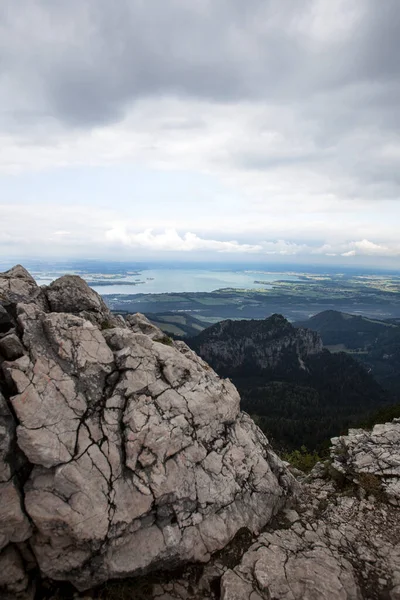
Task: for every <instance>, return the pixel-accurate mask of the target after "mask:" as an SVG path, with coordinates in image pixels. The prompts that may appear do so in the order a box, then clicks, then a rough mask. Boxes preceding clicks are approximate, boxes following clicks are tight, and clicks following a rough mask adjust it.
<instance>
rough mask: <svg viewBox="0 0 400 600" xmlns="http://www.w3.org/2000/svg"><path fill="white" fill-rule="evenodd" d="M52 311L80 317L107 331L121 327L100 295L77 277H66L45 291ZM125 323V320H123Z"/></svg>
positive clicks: (119, 321) (57, 280)
mask: <svg viewBox="0 0 400 600" xmlns="http://www.w3.org/2000/svg"><path fill="white" fill-rule="evenodd" d="M44 293H45V295H46V298H47V301H48V303H49V307H50V311H52V312H60V313H72V314H76V315H79V316H81V317H83V318H85V319H88V320H89V321H91V322H93V323H95V324H96V325H99V326H100V328H102V329H105V328H108V327H113V326H118V325H119V326H121V324H123V323H121V320H120V319H119V318H117V317H114V316H113V315H112V314H111V313H110V311H109V310H108V308H107V306H106V304H105V303H104V301H103V299H102V298H101V296H99V294H97V293H96V292H95V291H94V290H92V289H91V288H90V287H89V286H88V285H87V283H86V282H85V281H84V280H83V279H82V278H81V277H78V276H77V275H64V276H63V277H60V278H59V279H56V280H55V281H53V283H51V284H50V285H49V286H47V287H46V288H45V289H44ZM122 321H123V320H122Z"/></svg>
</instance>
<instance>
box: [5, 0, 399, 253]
mask: <svg viewBox="0 0 400 600" xmlns="http://www.w3.org/2000/svg"><path fill="white" fill-rule="evenodd" d="M399 25H400V7H399V4H398V2H397V0H385V2H377V1H376V0H354V1H353V2H351V3H350V2H346V1H344V0H337V1H336V2H329V1H328V0H286V1H285V2H282V1H281V0H250V1H249V2H246V3H244V2H242V0H219V1H218V2H215V1H212V0H193V1H191V2H186V1H185V0H154V2H142V1H141V0H129V1H128V0H120V1H119V2H116V3H110V2H109V1H108V0H107V1H106V0H85V2H82V1H81V0H70V1H69V2H61V1H50V0H20V1H19V2H15V1H13V0H3V2H2V3H1V5H0V56H1V57H2V58H1V64H0V143H1V146H0V148H1V150H0V217H1V220H2V223H3V224H4V225H3V232H2V238H1V240H0V244H1V249H2V251H3V252H11V248H13V249H16V250H18V249H19V250H18V251H20V252H26V248H27V247H30V248H31V252H32V251H33V252H36V253H42V254H43V253H45V254H46V253H47V252H48V247H49V244H50V245H51V243H54V240H56V244H57V245H58V246H59V247H60V249H61V248H62V249H63V251H64V252H68V248H69V249H70V252H75V251H76V249H77V248H78V249H79V252H80V253H83V254H86V255H89V254H91V253H92V254H93V253H95V254H96V253H98V252H99V248H100V247H102V245H103V247H104V248H109V247H111V246H112V247H113V248H114V249H115V248H117V246H118V244H119V246H120V248H121V249H122V248H132V249H133V248H136V249H141V250H142V251H143V252H144V251H145V250H148V251H151V252H157V251H159V252H163V251H164V250H168V249H170V248H173V250H174V251H176V252H184V253H188V252H189V253H190V252H191V253H193V254H201V253H203V252H216V253H224V254H226V255H230V254H232V255H239V254H244V255H248V254H254V255H258V254H265V255H270V256H273V255H274V253H276V254H277V255H279V254H280V253H283V254H284V253H287V255H291V254H293V255H304V256H307V255H309V256H310V259H311V258H312V256H316V255H318V254H322V255H326V256H332V255H336V256H340V257H342V258H343V259H346V258H349V259H351V257H354V256H356V257H357V256H360V255H363V256H366V257H371V260H372V259H373V260H375V261H376V262H379V260H383V259H384V258H385V257H386V258H390V257H396V256H398V245H397V237H398V236H397V225H396V224H398V223H399V222H400V207H399V197H400V141H399V137H398V131H399V129H400V110H399V106H400V103H399V100H400V76H399V75H400V73H399V69H400V65H399V61H398V58H397V57H398V55H399V52H400V48H399V46H400V41H399V36H398V28H399ZM122 166H123V167H124V169H127V170H128V171H129V169H131V172H130V173H128V174H127V172H126V171H125V172H124V174H123V177H122V176H121V167H122ZM149 173H150V175H149ZM30 174H36V175H30ZM30 177H32V178H33V179H30ZM150 178H152V179H153V180H154V181H155V182H156V183H152V184H151V185H150V184H149V183H148V179H150ZM83 180H84V181H85V183H84V184H82V181H83ZM99 182H102V183H104V185H103V184H100V183H99ZM44 205H47V206H51V211H52V215H51V220H52V224H51V226H50V224H48V225H47V224H46V223H47V222H48V216H47V215H45V216H44V218H43V219H41V220H40V219H36V218H35V215H37V214H39V211H41V210H43V206H44ZM18 206H19V207H21V208H20V210H19V216H18V217H17V216H16V215H15V210H14V209H15V208H16V207H18ZM93 206H97V207H98V212H99V214H100V215H103V216H104V220H103V219H102V217H101V216H96V215H95V214H94V212H93ZM71 207H74V208H73V209H71V211H70V212H68V211H69V210H70V208H71ZM40 214H41V215H42V216H43V213H40ZM83 214H86V215H87V220H86V222H83V221H82V216H81V215H83ZM28 215H31V218H33V219H35V223H36V227H37V228H38V229H37V232H36V230H35V231H32V229H31V227H29V224H28V221H27V219H28ZM65 215H68V218H67V222H66V223H65V222H64V221H65ZM116 221H118V222H122V223H123V224H127V225H126V226H125V225H124V227H122V229H121V228H120V227H119V226H117V227H116V228H115V227H110V226H109V224H110V222H116ZM25 222H26V223H25ZM6 224H8V228H7V229H5V230H4V227H6ZM85 226H86V231H85ZM24 229H26V230H27V235H28V237H26V235H24V234H23V233H22V232H23V231H24ZM36 233H37V235H36ZM49 240H50V241H49ZM232 240H233V241H232ZM280 240H281V241H280ZM282 240H283V241H282ZM60 251H61V250H60ZM393 264H394V263H393Z"/></svg>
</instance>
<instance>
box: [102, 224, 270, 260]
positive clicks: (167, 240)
mask: <svg viewBox="0 0 400 600" xmlns="http://www.w3.org/2000/svg"><path fill="white" fill-rule="evenodd" d="M106 239H107V241H109V242H112V243H119V244H122V245H124V246H130V247H132V248H137V247H139V248H145V249H147V250H151V251H175V252H194V251H203V250H205V251H213V252H228V253H258V252H260V251H261V250H262V246H261V245H258V244H239V243H238V242H237V241H235V240H232V241H226V242H225V241H219V240H211V239H202V238H200V237H199V236H198V235H196V234H195V233H191V232H187V233H185V234H183V235H182V236H181V235H179V233H178V232H177V231H176V229H166V230H165V231H164V232H162V233H153V230H152V229H146V230H145V231H143V232H141V233H128V232H127V230H126V229H125V228H124V227H121V226H115V227H113V228H112V229H109V230H108V231H107V232H106Z"/></svg>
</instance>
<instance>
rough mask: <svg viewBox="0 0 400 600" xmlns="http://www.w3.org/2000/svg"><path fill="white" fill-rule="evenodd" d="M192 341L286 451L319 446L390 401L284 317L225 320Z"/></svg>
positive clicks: (360, 371) (353, 364)
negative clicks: (258, 319) (235, 387)
mask: <svg viewBox="0 0 400 600" xmlns="http://www.w3.org/2000/svg"><path fill="white" fill-rule="evenodd" d="M189 343H190V345H191V347H192V348H193V349H194V350H196V352H197V353H198V354H199V355H200V356H201V357H202V358H204V359H205V360H206V361H207V362H208V363H209V364H210V365H211V366H212V367H213V368H214V369H215V370H216V371H217V372H218V373H219V374H220V375H221V376H227V377H230V378H231V379H232V380H233V382H234V383H235V385H236V386H237V388H238V390H239V392H240V395H241V402H242V408H243V410H245V411H247V412H249V413H250V414H252V415H256V416H257V417H256V420H257V422H258V424H259V425H260V426H261V427H262V429H263V430H264V431H265V432H266V433H267V434H268V435H269V436H270V437H271V438H272V439H273V441H274V442H275V444H277V445H278V446H280V447H283V448H295V447H298V446H300V445H302V444H304V445H306V446H307V447H308V448H309V449H311V448H315V447H318V446H321V445H322V444H323V443H324V442H325V440H327V439H328V438H329V437H331V436H333V435H337V434H339V433H340V432H341V431H343V430H344V429H346V428H347V427H349V426H352V425H356V424H358V423H359V422H360V420H362V419H365V418H367V416H368V415H369V414H370V413H371V412H372V411H374V410H376V409H378V408H380V407H382V406H385V405H387V404H389V403H390V402H391V398H390V396H389V394H388V393H386V392H385V391H384V390H383V389H382V387H381V386H380V385H379V384H378V383H377V382H376V381H375V380H374V378H373V377H372V375H371V374H369V373H368V372H367V370H366V369H365V368H364V367H363V366H362V365H360V363H359V362H357V361H356V360H354V359H353V358H352V357H351V356H350V355H348V354H346V353H344V352H339V353H331V352H329V351H328V350H325V349H323V346H322V341H321V338H320V337H319V335H318V334H316V333H315V332H311V331H310V330H307V329H299V328H296V327H294V326H293V325H291V324H290V323H289V322H288V321H287V320H286V319H285V318H284V317H282V316H281V315H272V316H271V317H269V318H268V319H265V320H263V321H257V320H251V321H223V322H221V323H217V324H216V325H213V326H212V327H209V328H207V329H205V330H204V331H203V332H201V333H200V334H199V335H198V336H196V337H195V338H192V339H190V340H189Z"/></svg>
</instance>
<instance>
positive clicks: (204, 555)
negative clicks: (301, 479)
mask: <svg viewBox="0 0 400 600" xmlns="http://www.w3.org/2000/svg"><path fill="white" fill-rule="evenodd" d="M13 271H14V272H15V270H11V271H10V272H8V274H5V275H6V277H3V275H0V282H1V281H2V278H3V280H7V282H8V283H7V285H8V288H7V289H8V292H7V293H9V291H10V290H11V289H12V290H14V291H15V290H19V294H20V297H21V301H19V302H18V303H17V304H16V305H15V318H16V319H17V322H18V331H19V332H22V333H21V340H19V341H20V347H19V350H18V352H17V353H16V354H15V355H14V356H10V355H9V356H8V357H7V356H6V357H5V358H7V360H4V361H3V363H2V364H1V368H2V372H3V375H4V378H5V383H4V385H3V384H2V385H3V393H4V396H5V398H6V400H4V398H0V400H1V402H0V408H1V411H0V428H1V427H2V428H3V429H2V430H1V429H0V431H4V442H1V443H0V472H1V473H2V478H3V479H2V481H3V483H1V484H0V485H1V486H3V487H1V488H0V505H1V507H2V509H1V511H0V513H1V514H0V542H1V544H0V547H3V548H4V550H3V552H5V554H4V555H0V563H1V560H4V561H5V563H7V564H8V563H9V562H10V556H11V555H12V553H15V552H17V549H16V548H17V546H16V544H18V548H19V547H20V545H21V544H22V543H23V542H24V541H25V540H29V545H30V548H31V549H32V550H33V553H34V556H35V560H36V562H37V565H38V567H39V570H40V572H41V574H42V575H43V576H45V577H47V578H49V579H53V580H67V581H70V582H72V583H73V584H74V585H75V586H76V587H77V588H78V589H81V590H84V589H87V588H89V587H92V586H94V585H96V584H98V583H101V582H103V581H106V580H107V579H111V578H119V577H125V576H132V575H136V574H140V573H143V572H147V571H149V570H152V569H160V568H161V569H168V568H171V567H175V566H178V565H181V564H183V563H185V562H188V561H207V560H208V559H209V557H210V555H211V554H212V553H213V552H215V551H216V550H219V549H221V548H223V547H224V546H225V545H226V544H227V543H228V542H229V541H230V540H231V539H232V537H233V536H234V535H235V534H236V532H237V531H238V530H239V529H241V528H242V527H246V528H248V529H250V530H251V531H253V532H258V531H259V530H260V529H261V528H262V527H263V526H264V525H265V524H266V523H267V522H268V521H269V520H270V519H271V517H272V516H273V515H274V514H275V513H276V512H277V511H278V510H279V509H280V508H281V507H282V506H283V505H284V504H285V501H286V499H287V498H288V496H290V495H291V494H293V493H294V492H295V491H296V490H297V485H296V483H295V481H294V479H293V477H292V476H291V475H290V474H289V473H288V472H287V470H286V468H285V467H284V465H283V463H282V462H281V461H280V460H279V459H278V458H277V457H276V455H275V454H274V453H273V452H272V450H271V447H270V446H269V444H268V441H267V440H266V438H265V437H264V435H263V434H262V433H261V431H260V430H259V429H258V428H257V427H256V426H255V424H254V423H253V421H252V420H251V419H250V418H249V417H247V416H246V415H245V414H242V413H240V411H239V396H238V393H237V391H236V389H235V387H234V386H233V385H232V384H231V383H230V382H229V381H227V380H222V379H220V378H219V377H218V376H217V375H216V374H215V373H214V371H212V369H211V368H210V367H209V366H208V365H207V364H206V363H205V362H204V361H203V360H202V359H200V358H199V357H198V356H197V355H196V354H195V353H194V352H193V351H191V350H190V349H189V348H188V347H187V346H186V345H185V344H184V343H183V342H180V343H172V342H171V341H170V340H168V339H166V338H165V336H164V334H163V333H162V332H160V331H159V330H157V328H154V327H153V326H152V325H151V324H150V323H148V322H147V321H146V319H145V318H144V317H143V316H141V315H135V316H133V317H131V318H130V319H129V320H128V322H127V323H126V322H125V321H124V320H123V319H121V318H116V317H114V316H112V315H111V314H110V312H109V311H108V309H107V307H106V306H105V305H104V303H103V301H102V300H101V298H100V297H99V296H98V295H97V294H95V292H93V290H91V289H90V288H89V287H88V286H87V285H86V284H85V283H84V282H83V281H82V280H80V279H79V278H76V277H72V276H69V277H63V278H61V279H60V280H58V281H56V282H54V283H53V284H52V285H51V286H49V287H48V288H46V289H44V291H43V290H40V292H38V291H37V290H36V291H35V289H34V286H35V285H36V284H34V282H32V280H31V278H30V276H29V274H26V272H25V271H24V270H22V271H21V270H20V269H19V268H18V269H17V271H16V272H15V273H16V279H17V282H15V281H14V280H13V277H12V272H13ZM10 273H11V275H10ZM13 293H14V292H13ZM42 294H43V296H42ZM35 298H39V300H38V302H36V301H35ZM43 298H44V301H43ZM14 300H15V297H14ZM5 306H6V307H7V304H5ZM48 306H49V307H50V311H49V310H48V308H47V307H48ZM13 310H14V309H13ZM143 332H144V333H143ZM14 416H15V419H16V420H14ZM13 444H14V446H15V449H16V450H17V452H19V453H20V454H21V455H22V453H23V456H24V457H25V460H26V461H27V462H28V464H30V465H31V466H32V467H33V469H32V470H31V472H30V474H29V477H28V478H26V475H24V476H22V474H21V473H22V472H20V470H19V468H18V467H16V466H15V465H14V464H13V461H10V453H11V448H12V446H13ZM14 454H15V452H14ZM24 473H29V471H24ZM3 507H5V508H3ZM18 551H19V550H18ZM14 556H15V554H14ZM7 561H8V562H7ZM21 564H22V563H21ZM15 565H16V567H15V568H16V569H17V570H18V569H20V566H21V565H20V563H17V562H15ZM21 568H22V567H21ZM22 574H23V576H21V577H20V575H17V574H15V575H13V577H14V580H15V581H17V582H20V583H18V585H19V586H20V589H19V590H18V594H22V593H24V594H28V593H29V588H28V583H27V581H28V580H27V579H24V577H25V575H26V573H25V572H24V571H23V573H22ZM23 582H25V583H24V584H23ZM10 585H11V583H10V580H9V578H8V579H7V578H6V580H4V581H3V580H0V588H2V589H3V590H4V593H6V592H7V593H11V592H10V590H11V587H10ZM0 593H1V592H0ZM21 598H22V596H21Z"/></svg>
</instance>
